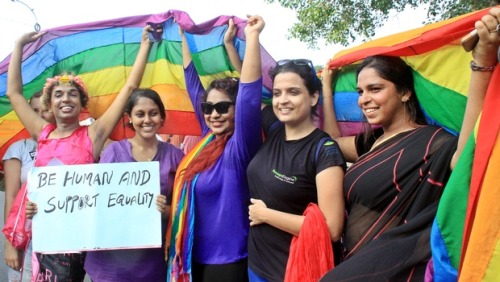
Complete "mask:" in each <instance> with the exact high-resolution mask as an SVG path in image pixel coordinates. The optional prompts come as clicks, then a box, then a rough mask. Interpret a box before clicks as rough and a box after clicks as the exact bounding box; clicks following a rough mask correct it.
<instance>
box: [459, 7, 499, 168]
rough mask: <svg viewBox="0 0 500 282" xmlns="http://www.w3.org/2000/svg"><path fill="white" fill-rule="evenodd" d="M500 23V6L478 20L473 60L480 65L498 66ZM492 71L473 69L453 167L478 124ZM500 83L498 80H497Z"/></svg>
mask: <svg viewBox="0 0 500 282" xmlns="http://www.w3.org/2000/svg"><path fill="white" fill-rule="evenodd" d="M499 24H500V8H492V9H491V10H490V12H489V14H488V15H485V16H483V17H482V19H481V20H480V21H477V22H476V24H475V27H476V29H477V32H478V34H479V42H478V44H477V45H476V47H475V48H474V51H473V52H472V56H473V62H474V63H475V64H476V65H477V66H479V67H483V68H484V67H486V68H487V67H492V66H497V67H498V58H497V52H498V48H499V45H500V34H499V33H498V32H490V31H494V30H495V29H496V28H497V26H498V25H499ZM491 76H492V71H491V70H489V71H484V69H483V70H482V71H481V70H478V69H476V70H474V69H473V70H472V72H471V78H470V84H469V94H468V98H467V105H466V108H465V116H464V120H463V123H462V129H461V130H460V135H459V138H458V147H457V151H456V152H455V155H454V156H453V159H452V160H451V164H450V167H451V169H453V168H454V167H455V164H456V162H457V160H458V158H459V157H460V154H461V153H462V150H463V148H464V146H465V143H466V141H467V138H469V135H470V134H471V132H472V130H473V129H474V126H475V124H476V121H477V118H478V116H479V114H480V112H481V110H482V107H483V102H484V97H485V96H486V90H487V89H488V85H489V83H490V80H491ZM495 83H498V82H495Z"/></svg>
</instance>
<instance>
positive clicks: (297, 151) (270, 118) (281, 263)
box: [247, 60, 345, 281]
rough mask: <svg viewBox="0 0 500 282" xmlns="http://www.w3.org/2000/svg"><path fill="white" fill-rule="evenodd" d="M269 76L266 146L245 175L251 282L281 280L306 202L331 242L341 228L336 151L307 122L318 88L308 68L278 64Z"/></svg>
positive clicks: (340, 170) (340, 169) (301, 63)
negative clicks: (318, 213)
mask: <svg viewBox="0 0 500 282" xmlns="http://www.w3.org/2000/svg"><path fill="white" fill-rule="evenodd" d="M270 76H271V78H272V79H273V101H272V111H271V108H270V107H267V108H264V110H263V123H264V125H263V127H264V131H265V134H266V141H265V143H264V144H263V146H262V147H261V149H260V150H259V151H258V152H257V155H256V156H255V157H254V158H253V160H252V161H251V162H250V165H249V167H248V170H247V173H248V181H249V187H250V195H251V197H252V199H251V204H250V206H249V219H250V226H251V228H250V234H249V242H248V248H249V250H248V252H249V276H250V281H283V280H284V277H285V270H286V265H287V261H288V258H289V250H290V244H291V241H292V238H293V236H294V235H298V234H299V232H301V234H302V231H301V228H302V226H303V223H304V219H305V216H303V213H304V211H305V210H306V208H307V207H308V205H309V204H310V203H315V204H317V205H318V206H319V209H320V210H321V213H322V214H323V216H324V220H325V221H326V226H327V227H325V229H328V231H326V233H327V236H328V233H329V235H330V236H328V239H331V241H338V240H339V238H340V235H341V233H342V227H343V223H344V200H343V195H342V181H343V176H344V168H345V162H344V159H343V157H342V154H341V152H340V149H339V147H338V145H337V144H336V143H335V142H334V141H333V140H332V139H331V138H330V137H329V136H328V135H327V134H326V133H325V132H323V131H322V130H320V129H318V128H317V127H316V126H315V124H314V122H313V115H314V114H316V113H315V111H316V107H317V104H318V97H319V89H321V82H320V81H319V80H318V79H317V77H316V73H315V71H314V67H313V65H312V62H311V61H309V60H286V61H280V62H278V64H277V65H276V67H275V68H274V69H273V70H271V73H270ZM273 112H274V113H273ZM276 118H277V119H279V121H280V122H279V123H276V121H277V120H276ZM301 236H302V235H301ZM327 243H330V242H327ZM313 247H314V246H311V248H313ZM320 251H321V250H320ZM326 251H327V250H325V252H326ZM329 252H330V254H329V255H332V254H331V250H330V251H329ZM311 267H312V266H311ZM318 278H319V277H318Z"/></svg>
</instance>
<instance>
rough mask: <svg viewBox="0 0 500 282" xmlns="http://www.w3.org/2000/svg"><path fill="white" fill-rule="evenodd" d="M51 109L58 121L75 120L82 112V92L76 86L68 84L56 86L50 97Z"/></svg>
mask: <svg viewBox="0 0 500 282" xmlns="http://www.w3.org/2000/svg"><path fill="white" fill-rule="evenodd" d="M49 103H50V104H49V109H50V110H52V112H53V113H54V117H55V118H56V120H57V119H75V120H76V121H78V116H79V114H80V112H81V110H82V108H83V107H82V103H81V98H80V92H79V91H78V88H76V87H75V86H74V85H72V84H69V83H66V84H63V85H57V86H54V88H53V89H52V92H51V96H50V102H49Z"/></svg>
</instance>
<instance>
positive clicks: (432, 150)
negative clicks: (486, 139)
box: [321, 8, 500, 282]
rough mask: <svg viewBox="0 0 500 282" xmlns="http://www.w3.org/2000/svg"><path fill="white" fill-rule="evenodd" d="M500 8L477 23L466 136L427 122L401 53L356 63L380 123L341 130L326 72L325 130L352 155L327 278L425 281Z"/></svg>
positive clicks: (496, 38)
mask: <svg viewBox="0 0 500 282" xmlns="http://www.w3.org/2000/svg"><path fill="white" fill-rule="evenodd" d="M499 22H500V9H499V8H492V9H491V10H490V14H489V15H486V16H484V17H483V18H482V20H481V21H478V22H477V23H476V29H477V30H478V34H479V36H480V40H479V43H478V44H477V46H476V48H475V50H474V52H473V62H472V63H471V69H472V72H471V83H470V88H469V96H468V101H467V108H466V112H465V117H464V121H463V124H462V129H461V132H460V136H459V137H458V138H457V137H455V136H453V135H451V134H449V133H447V132H446V131H445V130H444V129H443V128H440V127H437V126H432V125H427V124H426V122H425V119H424V116H423V113H422V111H421V109H420V106H419V104H418V101H417V97H416V95H415V90H414V87H413V76H412V70H411V68H410V67H409V66H408V65H406V63H405V62H404V61H403V60H402V59H400V58H399V57H390V56H374V57H369V58H366V59H365V60H364V61H363V62H362V63H361V65H360V66H359V67H358V71H357V79H358V81H357V90H358V93H359V99H358V105H359V106H360V108H361V110H362V111H363V114H364V115H365V117H366V119H367V121H368V123H369V124H370V125H379V126H380V128H378V129H376V130H374V131H367V132H365V133H363V134H360V135H358V136H351V137H340V130H339V128H338V124H337V121H336V119H335V114H334V111H333V104H332V103H331V100H327V99H332V96H331V93H332V89H331V82H332V76H333V71H332V70H327V69H325V70H324V71H323V73H322V78H323V85H324V87H326V88H324V90H323V93H324V94H323V95H329V96H326V97H325V96H324V97H323V98H324V99H325V100H324V103H323V105H324V106H323V107H324V108H323V110H324V115H325V116H324V117H325V124H324V128H323V129H324V130H325V131H326V132H328V133H329V134H330V135H332V137H333V138H335V139H336V141H337V142H338V143H339V146H340V148H341V150H342V152H343V154H344V157H345V159H346V160H347V161H349V162H353V164H352V166H351V167H350V168H349V169H348V171H347V173H346V175H345V178H344V196H345V198H346V209H347V213H348V217H347V222H346V227H345V230H344V237H345V241H344V244H345V249H346V254H345V255H346V257H345V261H344V262H342V263H341V264H340V265H338V266H336V267H335V268H334V269H333V270H332V271H330V272H329V273H327V274H326V275H325V276H324V277H323V278H322V279H321V281H323V282H324V281H423V280H424V275H425V270H426V265H427V263H428V261H429V259H430V257H431V251H430V243H429V237H430V229H431V226H432V221H433V219H434V216H435V214H436V210H437V206H438V202H439V199H440V197H441V194H442V191H443V188H444V186H445V184H446V181H447V180H448V177H449V175H450V173H451V170H452V169H453V167H454V165H455V163H456V160H457V159H458V156H459V155H460V153H461V151H462V148H463V146H464V145H465V141H466V139H467V137H468V136H469V135H470V133H471V132H472V129H473V127H474V124H475V122H476V120H477V117H478V115H479V112H480V111H481V108H482V103H483V99H484V96H485V93H486V89H487V86H488V84H489V81H490V78H491V74H492V71H493V69H494V66H496V65H497V58H496V54H497V50H498V48H499V44H500V34H498V33H497V32H493V33H490V32H489V31H490V30H495V28H496V27H497V25H499Z"/></svg>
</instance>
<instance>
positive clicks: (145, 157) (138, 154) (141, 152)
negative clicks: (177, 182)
mask: <svg viewBox="0 0 500 282" xmlns="http://www.w3.org/2000/svg"><path fill="white" fill-rule="evenodd" d="M129 141H130V144H131V145H132V156H133V158H134V159H135V160H136V161H138V162H141V161H148V162H150V161H151V160H153V159H154V157H155V155H156V152H157V151H158V141H156V142H155V144H154V145H153V146H152V150H151V151H150V152H148V149H150V148H151V147H150V146H147V147H142V148H141V146H139V145H138V144H137V142H136V141H135V140H133V139H129Z"/></svg>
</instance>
